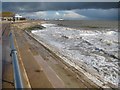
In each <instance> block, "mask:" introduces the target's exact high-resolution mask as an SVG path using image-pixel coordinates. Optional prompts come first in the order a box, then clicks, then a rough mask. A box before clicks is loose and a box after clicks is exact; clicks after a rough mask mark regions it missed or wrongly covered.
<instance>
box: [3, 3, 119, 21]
mask: <svg viewBox="0 0 120 90" xmlns="http://www.w3.org/2000/svg"><path fill="white" fill-rule="evenodd" d="M2 10H3V11H12V12H15V13H18V14H21V15H23V16H24V17H29V18H35V19H60V18H63V19H67V20H117V19H118V3H117V2H3V3H2Z"/></svg>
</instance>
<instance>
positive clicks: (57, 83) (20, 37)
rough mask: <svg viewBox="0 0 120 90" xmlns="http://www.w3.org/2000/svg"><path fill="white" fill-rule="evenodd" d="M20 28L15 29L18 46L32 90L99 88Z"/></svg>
mask: <svg viewBox="0 0 120 90" xmlns="http://www.w3.org/2000/svg"><path fill="white" fill-rule="evenodd" d="M18 26H19V25H16V26H15V27H14V28H13V30H14V34H15V38H16V46H17V47H18V48H17V50H18V51H19V54H20V55H19V56H20V58H21V61H22V62H23V64H24V67H25V70H26V72H27V76H28V79H29V81H30V84H31V87H32V88H37V87H39V88H53V87H54V88H96V87H98V86H97V85H96V84H94V83H93V82H91V81H90V80H89V79H88V78H87V77H85V76H84V75H83V74H82V73H80V72H78V71H77V70H75V69H74V68H72V67H70V66H69V65H66V64H65V63H64V62H63V60H61V59H60V58H59V57H58V56H56V55H55V54H54V53H52V52H51V51H49V50H48V49H47V48H46V47H44V46H43V45H42V44H41V43H39V42H37V41H36V40H35V39H33V38H32V37H30V36H29V35H28V34H26V33H25V32H24V31H23V30H20V29H19V28H18ZM78 73H79V74H78ZM41 77H42V78H41Z"/></svg>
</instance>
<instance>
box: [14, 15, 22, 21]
mask: <svg viewBox="0 0 120 90" xmlns="http://www.w3.org/2000/svg"><path fill="white" fill-rule="evenodd" d="M21 18H23V17H22V16H21V15H19V14H15V21H19V20H21Z"/></svg>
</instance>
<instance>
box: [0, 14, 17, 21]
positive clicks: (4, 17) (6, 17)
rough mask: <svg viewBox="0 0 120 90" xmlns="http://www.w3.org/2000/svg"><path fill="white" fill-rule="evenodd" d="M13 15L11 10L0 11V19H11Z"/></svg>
mask: <svg viewBox="0 0 120 90" xmlns="http://www.w3.org/2000/svg"><path fill="white" fill-rule="evenodd" d="M14 15H15V14H14V13H12V12H2V14H1V19H2V21H13V17H14Z"/></svg>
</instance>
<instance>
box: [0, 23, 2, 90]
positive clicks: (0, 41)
mask: <svg viewBox="0 0 120 90" xmlns="http://www.w3.org/2000/svg"><path fill="white" fill-rule="evenodd" d="M1 89H2V23H0V90H1Z"/></svg>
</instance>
